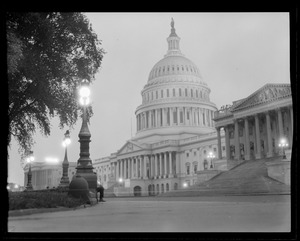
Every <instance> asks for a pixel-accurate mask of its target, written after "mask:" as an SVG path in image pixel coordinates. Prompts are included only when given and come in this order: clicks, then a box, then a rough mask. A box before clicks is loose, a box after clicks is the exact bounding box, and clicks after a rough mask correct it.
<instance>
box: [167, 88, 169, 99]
mask: <svg viewBox="0 0 300 241" xmlns="http://www.w3.org/2000/svg"><path fill="white" fill-rule="evenodd" d="M167 97H169V89H167Z"/></svg>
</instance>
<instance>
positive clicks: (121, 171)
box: [120, 159, 124, 178]
mask: <svg viewBox="0 0 300 241" xmlns="http://www.w3.org/2000/svg"><path fill="white" fill-rule="evenodd" d="M120 164H121V169H120V174H121V175H120V177H122V178H124V172H123V160H122V159H121V160H120Z"/></svg>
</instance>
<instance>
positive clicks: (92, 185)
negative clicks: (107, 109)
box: [76, 79, 97, 190]
mask: <svg viewBox="0 0 300 241" xmlns="http://www.w3.org/2000/svg"><path fill="white" fill-rule="evenodd" d="M90 93H91V91H90V88H89V81H88V80H86V79H84V80H82V82H81V86H80V89H79V96H80V98H79V103H80V104H81V106H82V108H83V115H82V126H81V129H80V132H79V134H78V137H79V142H80V153H79V156H80V158H79V160H78V161H77V167H76V170H77V171H76V174H79V175H80V176H81V177H83V178H85V179H86V181H87V183H88V186H89V189H91V190H96V188H97V174H95V173H94V172H93V165H92V160H91V158H90V152H89V149H90V147H89V143H90V138H91V133H90V131H89V128H88V124H87V107H88V105H89V103H90Z"/></svg>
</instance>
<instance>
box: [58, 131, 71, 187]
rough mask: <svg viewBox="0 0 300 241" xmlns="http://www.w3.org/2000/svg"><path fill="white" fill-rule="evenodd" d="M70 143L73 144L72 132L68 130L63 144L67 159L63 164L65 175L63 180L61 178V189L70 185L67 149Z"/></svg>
mask: <svg viewBox="0 0 300 241" xmlns="http://www.w3.org/2000/svg"><path fill="white" fill-rule="evenodd" d="M70 143H71V139H70V131H69V130H67V131H66V133H65V137H64V140H63V143H62V145H63V146H64V147H65V158H64V161H63V163H62V169H63V174H62V178H61V180H60V184H59V186H60V187H68V186H69V183H70V181H69V176H68V169H69V162H68V156H67V147H68V145H69V144H70Z"/></svg>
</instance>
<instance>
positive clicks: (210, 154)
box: [207, 152, 216, 168]
mask: <svg viewBox="0 0 300 241" xmlns="http://www.w3.org/2000/svg"><path fill="white" fill-rule="evenodd" d="M215 157H216V156H215V155H214V154H213V153H212V152H209V154H208V155H207V158H209V159H210V168H213V164H212V160H213V159H214V158H215Z"/></svg>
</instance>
